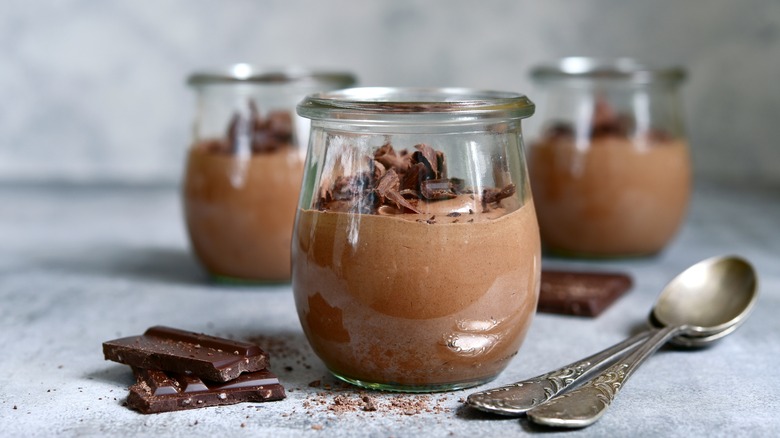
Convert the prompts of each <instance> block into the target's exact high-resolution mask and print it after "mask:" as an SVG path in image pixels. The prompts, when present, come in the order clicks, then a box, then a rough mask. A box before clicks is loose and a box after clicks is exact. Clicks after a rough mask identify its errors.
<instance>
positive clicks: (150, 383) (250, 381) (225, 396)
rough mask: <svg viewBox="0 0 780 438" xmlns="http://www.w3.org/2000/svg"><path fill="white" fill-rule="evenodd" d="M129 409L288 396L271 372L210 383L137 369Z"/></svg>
mask: <svg viewBox="0 0 780 438" xmlns="http://www.w3.org/2000/svg"><path fill="white" fill-rule="evenodd" d="M133 373H134V374H135V378H136V381H137V383H136V384H135V385H133V386H131V387H130V395H128V396H127V406H128V407H129V408H131V409H135V410H136V411H139V412H141V413H143V414H156V413H159V412H171V411H180V410H184V409H195V408H202V407H207V406H220V405H230V404H235V403H241V402H250V401H251V402H264V401H273V400H281V399H283V398H284V397H285V393H284V388H283V387H282V385H281V384H279V379H277V378H276V376H275V375H274V374H273V373H271V372H270V371H268V370H261V371H255V372H252V373H244V374H242V375H240V376H239V377H237V378H236V379H233V380H231V381H229V382H208V381H203V380H201V379H199V378H198V377H196V376H194V375H191V374H177V373H170V372H164V371H159V370H149V369H143V368H135V367H134V368H133Z"/></svg>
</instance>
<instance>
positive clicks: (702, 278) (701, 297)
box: [527, 256, 758, 428]
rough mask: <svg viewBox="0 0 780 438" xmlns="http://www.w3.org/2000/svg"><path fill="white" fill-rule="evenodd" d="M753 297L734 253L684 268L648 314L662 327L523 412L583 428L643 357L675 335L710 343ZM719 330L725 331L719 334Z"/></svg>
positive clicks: (748, 276) (749, 271)
mask: <svg viewBox="0 0 780 438" xmlns="http://www.w3.org/2000/svg"><path fill="white" fill-rule="evenodd" d="M757 298H758V289H757V279H756V273H755V271H754V269H753V267H752V266H751V265H750V264H749V263H748V262H747V261H745V260H744V259H742V258H739V257H733V256H729V257H714V258H710V259H707V260H704V261H701V262H699V263H697V264H695V265H693V266H691V267H690V268H688V269H686V270H685V271H684V272H682V273H681V274H680V275H678V276H677V277H675V278H674V279H672V281H671V282H669V284H667V285H666V287H665V288H664V290H663V291H662V292H661V294H660V295H659V297H658V300H657V301H656V305H655V307H654V308H653V311H652V313H651V318H652V319H653V320H655V322H656V323H657V324H659V325H661V326H662V327H660V328H654V329H651V330H650V336H649V337H648V338H647V339H646V340H645V341H644V342H643V343H642V344H641V345H640V346H638V347H636V349H635V350H634V351H633V352H632V353H630V354H629V355H627V356H626V357H624V358H622V359H620V360H619V361H617V362H616V363H615V364H614V365H612V366H610V367H609V368H607V369H606V370H605V371H604V372H603V373H601V374H600V375H598V376H596V377H595V378H593V379H592V380H590V381H588V382H587V383H585V384H584V385H583V386H582V387H580V388H577V389H575V390H573V391H571V392H569V393H566V394H563V395H560V396H558V397H555V398H553V399H551V400H550V401H549V402H547V403H545V404H542V405H540V406H537V407H536V408H533V409H531V410H529V411H528V412H527V415H528V418H529V419H531V421H533V422H534V423H537V424H544V425H547V426H556V427H569V428H577V427H586V426H589V425H591V424H593V423H594V422H595V421H596V420H598V419H599V418H601V416H602V415H603V414H604V412H606V410H607V408H608V407H609V405H610V404H611V403H612V401H613V400H614V399H615V396H616V395H617V393H618V391H620V389H621V388H622V387H623V385H624V384H625V382H626V381H627V380H628V378H629V377H630V376H631V375H632V374H633V373H634V371H636V369H637V368H638V367H639V365H641V364H642V363H643V362H644V360H645V359H647V358H648V357H649V356H650V355H651V354H653V353H654V352H655V351H656V350H657V349H658V348H659V347H661V346H662V345H663V344H664V343H666V342H667V341H668V340H670V339H672V338H674V337H675V336H678V337H680V336H684V337H685V338H683V339H686V338H689V339H692V341H690V340H689V342H694V343H696V342H697V341H698V342H702V340H704V339H708V340H709V341H705V342H711V341H713V340H717V339H720V338H722V337H723V336H725V334H728V333H731V332H732V331H734V330H735V329H736V327H737V326H739V325H740V324H742V322H744V320H745V318H747V316H748V315H749V313H750V310H751V309H752V308H753V306H754V304H755V302H756V299H757ZM724 333H725V334H724Z"/></svg>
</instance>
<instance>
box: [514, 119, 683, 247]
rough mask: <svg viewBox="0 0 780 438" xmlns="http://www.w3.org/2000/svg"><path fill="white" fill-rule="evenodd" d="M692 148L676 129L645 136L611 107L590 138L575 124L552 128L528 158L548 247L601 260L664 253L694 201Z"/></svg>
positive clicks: (651, 131)
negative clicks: (577, 128)
mask: <svg viewBox="0 0 780 438" xmlns="http://www.w3.org/2000/svg"><path fill="white" fill-rule="evenodd" d="M586 134H587V133H586ZM688 149H689V148H688V144H687V142H686V141H685V140H684V139H683V138H680V137H675V136H673V135H671V134H670V133H668V132H665V131H662V130H658V129H648V130H646V131H645V132H637V131H636V127H635V126H634V121H633V120H632V119H631V118H629V117H626V116H625V115H621V114H619V113H616V112H615V111H613V110H612V109H611V108H609V107H608V106H605V105H604V104H598V105H597V106H596V111H595V114H594V117H593V121H592V126H591V128H590V132H589V134H588V135H586V136H585V137H584V138H579V136H578V135H576V134H575V131H574V129H573V127H572V126H571V125H568V124H564V123H555V124H553V125H552V126H550V127H549V128H548V130H547V131H546V133H545V134H544V135H543V136H542V138H541V139H540V140H539V141H538V142H536V143H535V144H533V145H532V147H531V148H530V149H529V158H528V165H529V171H530V176H531V187H532V189H533V195H534V200H535V201H536V208H537V215H538V218H539V226H540V231H541V235H542V241H543V242H544V244H545V246H546V247H547V248H549V249H550V250H552V251H555V252H561V253H563V254H566V253H569V254H574V255H584V256H597V257H598V256H636V255H648V254H653V253H656V252H658V251H660V250H661V249H662V248H663V247H664V246H665V245H666V243H667V242H668V241H669V240H670V239H671V238H672V237H673V236H674V234H675V233H676V231H677V230H678V228H679V227H680V225H681V223H682V222H683V220H684V217H685V212H686V210H687V206H688V203H689V199H690V191H691V178H692V177H691V170H690V167H691V165H690V157H689V150H688Z"/></svg>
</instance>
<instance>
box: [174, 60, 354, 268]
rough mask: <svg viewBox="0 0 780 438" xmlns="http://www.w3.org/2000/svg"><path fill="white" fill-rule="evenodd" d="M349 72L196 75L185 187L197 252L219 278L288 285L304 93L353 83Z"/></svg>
mask: <svg viewBox="0 0 780 438" xmlns="http://www.w3.org/2000/svg"><path fill="white" fill-rule="evenodd" d="M353 83H354V78H353V77H352V76H351V75H350V74H347V73H326V72H310V71H304V70H293V69H289V70H258V69H256V68H253V67H252V66H250V65H247V64H236V65H234V66H232V67H230V68H229V69H227V70H226V71H217V72H197V73H194V74H192V75H191V76H190V77H189V80H188V84H189V85H190V86H191V87H192V88H193V89H194V90H195V91H196V93H197V114H196V118H195V125H194V140H193V142H192V146H191V147H190V150H189V153H188V157H187V164H186V170H185V174H184V182H183V201H184V216H185V219H186V224H187V231H188V233H189V237H190V243H191V246H192V249H193V251H194V253H195V255H196V257H197V259H198V260H199V261H200V262H201V264H202V265H203V266H204V267H205V269H206V270H207V271H208V272H209V273H210V274H211V275H212V276H213V277H214V278H215V279H217V280H222V281H249V282H266V281H269V282H281V281H289V279H290V237H291V235H292V226H293V220H294V218H295V210H296V206H297V201H298V194H299V189H300V185H301V179H302V176H303V162H304V158H305V149H304V148H303V147H301V146H300V143H301V141H300V140H303V142H305V141H306V140H307V139H308V128H309V123H308V120H307V119H303V118H301V117H297V116H296V115H295V105H296V104H297V103H298V101H300V100H301V99H302V98H303V97H304V96H306V95H307V94H309V93H313V92H316V91H321V90H331V89H337V88H343V87H346V86H350V85H352V84H353Z"/></svg>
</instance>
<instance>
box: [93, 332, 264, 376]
mask: <svg viewBox="0 0 780 438" xmlns="http://www.w3.org/2000/svg"><path fill="white" fill-rule="evenodd" d="M103 354H104V356H105V358H106V359H107V360H112V361H114V362H119V363H123V364H127V365H130V366H134V367H139V368H149V369H157V370H164V371H171V372H175V373H182V374H194V375H196V376H198V377H200V378H203V379H207V380H213V381H216V382H226V381H228V380H232V379H235V378H236V377H238V376H239V374H241V373H243V372H249V371H260V370H262V369H264V368H267V367H268V365H269V362H268V355H267V354H266V353H265V351H263V350H262V349H261V348H260V347H258V346H257V345H255V344H251V343H248V342H240V341H232V340H230V339H223V338H217V337H214V336H208V335H203V334H198V333H192V332H187V331H184V330H178V329H174V328H170V327H163V326H156V327H151V328H150V329H148V330H146V332H145V333H144V334H143V335H141V336H131V337H127V338H121V339H115V340H113V341H107V342H104V343H103Z"/></svg>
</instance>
